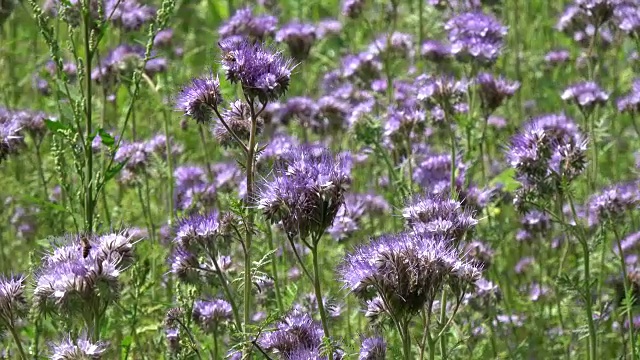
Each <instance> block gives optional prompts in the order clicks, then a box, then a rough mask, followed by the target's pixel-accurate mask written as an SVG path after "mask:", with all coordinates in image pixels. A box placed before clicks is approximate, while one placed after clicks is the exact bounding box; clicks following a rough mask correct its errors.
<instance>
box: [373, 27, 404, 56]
mask: <svg viewBox="0 0 640 360" xmlns="http://www.w3.org/2000/svg"><path fill="white" fill-rule="evenodd" d="M413 48H414V45H413V36H412V35H410V34H405V33H401V32H397V31H396V32H393V33H391V34H382V35H380V36H378V37H377V38H376V39H375V40H374V41H373V42H372V43H371V44H369V47H368V48H367V53H368V54H370V55H372V56H375V57H379V56H381V55H384V54H390V55H393V54H395V55H398V56H400V57H402V58H412V57H413Z"/></svg>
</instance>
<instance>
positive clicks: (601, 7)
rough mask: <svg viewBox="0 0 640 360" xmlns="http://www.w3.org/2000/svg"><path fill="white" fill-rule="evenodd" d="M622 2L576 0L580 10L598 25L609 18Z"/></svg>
mask: <svg viewBox="0 0 640 360" xmlns="http://www.w3.org/2000/svg"><path fill="white" fill-rule="evenodd" d="M620 3H622V1H621V0H575V4H576V6H577V7H578V8H579V9H580V11H581V12H582V13H583V14H584V15H585V16H587V17H588V18H589V19H590V20H591V21H592V22H593V24H594V25H596V26H600V25H601V24H603V23H605V22H606V21H607V20H609V19H610V18H611V17H612V16H613V13H614V9H615V8H616V7H617V6H618V5H619V4H620Z"/></svg>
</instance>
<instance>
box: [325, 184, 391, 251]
mask: <svg viewBox="0 0 640 360" xmlns="http://www.w3.org/2000/svg"><path fill="white" fill-rule="evenodd" d="M390 210H391V207H390V206H389V203H387V201H386V200H385V199H384V198H383V197H382V196H379V195H375V194H347V195H345V197H344V204H342V206H341V207H340V208H339V209H338V212H337V213H336V218H335V220H333V224H332V225H331V227H329V229H328V230H327V232H328V233H329V234H331V236H332V237H333V238H334V239H336V240H344V239H347V238H349V237H350V236H351V235H353V233H354V232H356V231H358V229H360V226H361V223H362V221H363V220H364V217H365V216H369V217H370V218H371V217H373V216H376V215H383V214H386V213H388V212H389V211H390Z"/></svg>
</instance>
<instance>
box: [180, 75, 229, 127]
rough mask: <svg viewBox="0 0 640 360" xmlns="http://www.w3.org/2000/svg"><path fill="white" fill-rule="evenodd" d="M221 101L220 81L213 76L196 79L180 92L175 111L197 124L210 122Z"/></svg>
mask: <svg viewBox="0 0 640 360" xmlns="http://www.w3.org/2000/svg"><path fill="white" fill-rule="evenodd" d="M222 101H223V99H222V94H221V93H220V81H219V80H218V77H217V76H216V77H215V78H214V76H213V74H209V76H204V77H197V78H194V79H192V80H191V83H190V84H189V85H187V86H185V87H183V88H182V90H180V93H179V94H178V96H177V98H176V109H177V110H180V111H182V112H183V113H184V116H187V117H190V118H192V119H194V120H195V121H196V122H198V123H206V122H208V121H210V120H211V118H212V116H213V113H214V111H217V108H218V105H219V104H221V103H222Z"/></svg>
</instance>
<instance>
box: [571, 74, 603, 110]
mask: <svg viewBox="0 0 640 360" xmlns="http://www.w3.org/2000/svg"><path fill="white" fill-rule="evenodd" d="M561 97H562V100H565V101H568V102H573V103H576V104H577V105H578V107H580V108H581V109H583V110H586V111H590V110H592V109H593V108H594V107H595V106H596V105H603V104H605V103H606V102H607V101H608V100H609V94H607V93H606V92H604V91H602V89H600V87H599V86H598V84H596V83H594V82H591V81H585V82H580V83H577V84H574V85H571V86H569V87H568V88H567V89H566V90H565V91H564V92H563V93H562V95H561Z"/></svg>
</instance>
